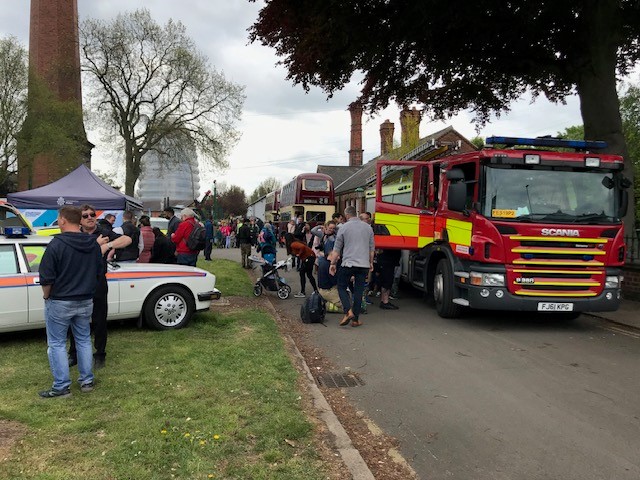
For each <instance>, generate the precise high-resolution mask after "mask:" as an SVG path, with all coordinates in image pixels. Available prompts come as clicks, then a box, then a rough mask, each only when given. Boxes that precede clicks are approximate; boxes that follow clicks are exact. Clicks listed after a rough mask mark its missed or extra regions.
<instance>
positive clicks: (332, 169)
mask: <svg viewBox="0 0 640 480" xmlns="http://www.w3.org/2000/svg"><path fill="white" fill-rule="evenodd" d="M360 168H361V167H352V166H349V165H318V168H317V170H316V172H317V173H324V174H325V175H329V176H330V177H331V178H332V179H333V185H334V186H337V185H340V184H341V183H342V182H344V181H345V180H346V179H347V178H349V177H350V176H351V175H353V174H354V173H356V172H357V171H358V170H360Z"/></svg>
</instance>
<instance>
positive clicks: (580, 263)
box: [513, 259, 604, 273]
mask: <svg viewBox="0 0 640 480" xmlns="http://www.w3.org/2000/svg"><path fill="white" fill-rule="evenodd" d="M513 263H516V264H518V265H555V266H558V265H572V266H580V267H582V266H584V267H603V266H604V263H602V262H595V261H593V260H592V261H590V262H585V261H583V260H561V259H552V260H520V259H518V260H514V261H513ZM576 273H581V272H576Z"/></svg>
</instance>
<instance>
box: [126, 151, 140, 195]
mask: <svg viewBox="0 0 640 480" xmlns="http://www.w3.org/2000/svg"><path fill="white" fill-rule="evenodd" d="M135 164H136V157H135V154H134V151H133V146H132V145H131V144H130V142H125V173H124V193H125V194H126V195H129V196H130V197H133V187H134V186H135V184H136V180H137V179H138V176H137V175H136V174H135V170H136V168H135Z"/></svg>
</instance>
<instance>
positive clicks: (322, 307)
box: [300, 292, 327, 323]
mask: <svg viewBox="0 0 640 480" xmlns="http://www.w3.org/2000/svg"><path fill="white" fill-rule="evenodd" d="M326 313H327V301H326V300H325V299H324V298H322V295H320V294H319V293H318V292H313V293H312V294H311V295H310V296H308V297H307V298H306V299H305V301H304V303H303V304H302V306H301V307H300V317H301V318H302V323H324V316H325V314H326Z"/></svg>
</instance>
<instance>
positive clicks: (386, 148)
mask: <svg viewBox="0 0 640 480" xmlns="http://www.w3.org/2000/svg"><path fill="white" fill-rule="evenodd" d="M394 129H395V127H394V125H393V123H391V122H390V121H389V120H388V119H387V120H385V121H384V122H382V123H381V124H380V155H386V154H387V153H389V152H390V151H391V150H393V131H394Z"/></svg>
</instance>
